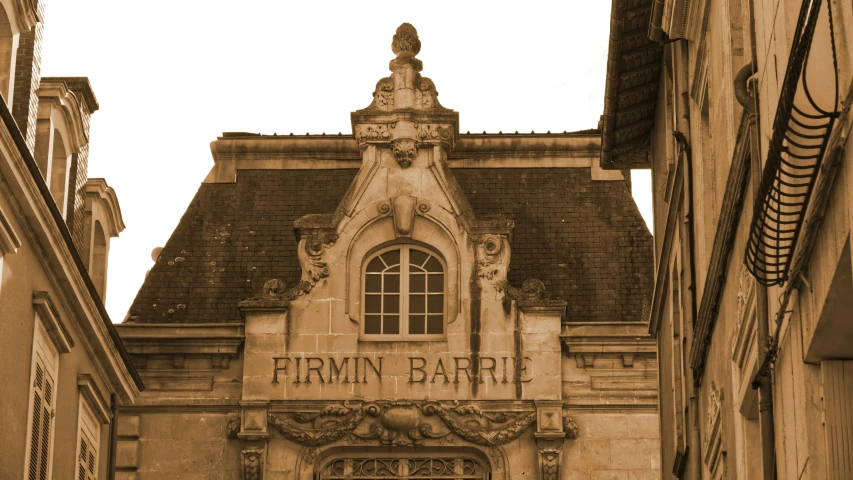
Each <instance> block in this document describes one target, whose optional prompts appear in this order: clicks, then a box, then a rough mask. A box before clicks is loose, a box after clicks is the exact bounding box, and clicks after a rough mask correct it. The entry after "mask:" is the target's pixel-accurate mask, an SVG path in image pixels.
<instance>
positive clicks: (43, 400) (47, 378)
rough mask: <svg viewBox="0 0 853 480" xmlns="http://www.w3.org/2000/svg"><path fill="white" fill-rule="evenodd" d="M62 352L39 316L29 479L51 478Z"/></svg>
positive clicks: (30, 426) (30, 425)
mask: <svg viewBox="0 0 853 480" xmlns="http://www.w3.org/2000/svg"><path fill="white" fill-rule="evenodd" d="M58 360H59V353H58V352H57V350H56V349H55V348H54V347H53V344H52V343H51V341H50V338H49V337H48V336H47V333H46V332H45V330H44V327H43V326H42V323H41V321H40V319H39V318H38V315H36V331H35V338H34V339H33V367H32V372H33V373H32V377H33V382H32V391H31V395H32V397H31V398H32V411H31V412H30V415H31V416H30V422H29V428H30V436H29V439H28V444H27V448H28V450H29V453H28V458H27V476H26V477H25V478H26V480H48V479H49V478H50V467H51V465H50V462H51V454H52V451H53V449H52V441H53V438H52V437H53V415H54V404H55V397H56V368H57V364H58Z"/></svg>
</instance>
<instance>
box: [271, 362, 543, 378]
mask: <svg viewBox="0 0 853 480" xmlns="http://www.w3.org/2000/svg"><path fill="white" fill-rule="evenodd" d="M383 358H384V357H376V358H375V361H374V360H371V359H370V358H368V357H343V358H342V359H340V360H337V359H335V358H334V357H326V358H321V357H292V358H291V357H275V358H273V375H272V383H279V376H291V377H292V378H293V383H294V384H311V383H314V382H319V383H324V384H325V383H368V378H375V379H377V380H379V381H380V382H381V381H382V360H383ZM529 360H530V359H529V358H527V357H497V358H495V357H451V358H449V359H442V358H438V359H436V360H435V361H432V362H430V361H428V360H427V359H426V358H424V357H408V361H409V364H408V367H409V369H408V375H409V382H408V383H459V380H460V378H461V379H462V380H464V381H467V382H469V383H486V382H488V381H491V383H511V382H524V383H526V382H529V381H531V379H530V378H528V373H527V365H525V362H527V361H529Z"/></svg>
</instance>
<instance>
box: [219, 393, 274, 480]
mask: <svg viewBox="0 0 853 480" xmlns="http://www.w3.org/2000/svg"><path fill="white" fill-rule="evenodd" d="M268 405H269V404H268V403H267V402H240V406H241V407H242V408H241V412H240V420H236V419H235V420H232V421H231V422H229V423H228V425H227V427H226V433H227V435H228V437H229V438H235V437H236V438H238V439H239V440H240V466H241V468H242V470H243V480H263V478H264V469H265V467H266V457H267V443H268V442H269V433H268V432H267V422H266V416H267V410H268V408H267V407H268Z"/></svg>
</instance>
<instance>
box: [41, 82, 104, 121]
mask: <svg viewBox="0 0 853 480" xmlns="http://www.w3.org/2000/svg"><path fill="white" fill-rule="evenodd" d="M41 81H42V83H44V82H45V81H47V82H64V83H65V84H66V85H67V86H68V88H69V89H70V90H72V91H74V92H75V93H77V94H79V95H80V96H81V97H82V99H83V101H84V102H85V103H86V110H87V112H88V113H89V114H92V113H95V112H97V111H98V109H100V108H101V106H100V105H99V104H98V99H97V97H95V91H94V90H93V89H92V84H91V83H90V82H89V77H41Z"/></svg>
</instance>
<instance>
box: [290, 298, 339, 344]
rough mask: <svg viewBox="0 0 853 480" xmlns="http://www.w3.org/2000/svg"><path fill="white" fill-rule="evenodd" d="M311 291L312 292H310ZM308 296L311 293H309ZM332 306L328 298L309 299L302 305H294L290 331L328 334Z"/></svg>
mask: <svg viewBox="0 0 853 480" xmlns="http://www.w3.org/2000/svg"><path fill="white" fill-rule="evenodd" d="M312 293H313V292H312ZM308 295H309V296H311V295H312V294H311V293H309V294H308ZM331 310H332V306H331V303H330V301H329V300H328V299H319V300H310V301H308V304H307V305H306V306H305V307H304V308H303V307H301V306H300V307H296V306H294V309H293V312H292V316H291V319H292V321H293V325H292V328H291V332H299V333H300V334H312V333H313V334H328V333H329V320H330V317H331V313H332V312H331Z"/></svg>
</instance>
